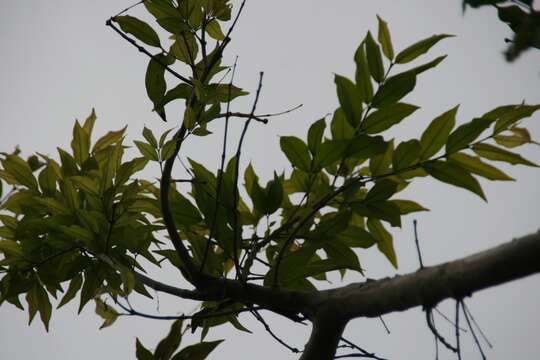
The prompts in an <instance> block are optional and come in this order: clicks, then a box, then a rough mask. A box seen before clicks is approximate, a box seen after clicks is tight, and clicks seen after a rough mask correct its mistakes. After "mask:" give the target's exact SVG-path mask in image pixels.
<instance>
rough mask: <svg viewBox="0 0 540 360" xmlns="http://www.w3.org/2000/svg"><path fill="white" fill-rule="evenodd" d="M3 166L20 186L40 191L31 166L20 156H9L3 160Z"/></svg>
mask: <svg viewBox="0 0 540 360" xmlns="http://www.w3.org/2000/svg"><path fill="white" fill-rule="evenodd" d="M2 166H3V167H4V169H5V170H6V171H7V172H8V173H9V174H10V175H12V176H13V177H14V178H15V180H17V182H18V183H19V184H21V185H23V186H26V187H27V188H29V189H30V190H35V191H38V182H37V180H36V178H35V177H34V175H33V174H32V169H30V165H28V163H27V162H26V161H24V160H23V159H21V158H20V157H19V156H18V155H7V156H6V158H5V159H3V160H2Z"/></svg>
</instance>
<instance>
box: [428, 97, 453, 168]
mask: <svg viewBox="0 0 540 360" xmlns="http://www.w3.org/2000/svg"><path fill="white" fill-rule="evenodd" d="M458 108H459V105H457V106H455V107H453V108H452V109H450V110H448V111H446V112H444V113H443V114H441V115H439V116H437V117H436V118H435V119H433V121H432V122H431V123H430V124H429V126H428V127H427V128H426V130H424V132H423V133H422V137H421V138H420V146H421V147H422V151H421V153H420V158H421V159H429V158H430V157H431V156H433V155H435V154H436V153H437V152H438V151H439V150H440V149H441V148H442V147H443V146H444V144H446V140H447V139H448V135H449V134H450V132H451V131H452V129H453V128H454V125H455V124H456V113H457V110H458Z"/></svg>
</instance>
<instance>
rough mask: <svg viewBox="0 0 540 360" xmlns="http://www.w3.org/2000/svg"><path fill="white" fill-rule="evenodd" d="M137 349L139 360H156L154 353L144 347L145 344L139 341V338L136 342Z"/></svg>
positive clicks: (136, 353)
mask: <svg viewBox="0 0 540 360" xmlns="http://www.w3.org/2000/svg"><path fill="white" fill-rule="evenodd" d="M135 347H136V351H135V356H136V357H137V360H154V355H152V353H151V352H150V351H149V350H148V349H147V348H145V347H144V346H143V344H142V343H141V342H140V341H139V338H137V340H136V343H135Z"/></svg>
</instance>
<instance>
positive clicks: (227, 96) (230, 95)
mask: <svg viewBox="0 0 540 360" xmlns="http://www.w3.org/2000/svg"><path fill="white" fill-rule="evenodd" d="M205 90H206V92H207V101H219V102H228V101H229V100H234V99H236V98H237V97H239V96H245V95H248V94H249V93H248V92H247V91H244V90H242V89H241V88H239V87H237V86H234V85H229V84H210V85H208V86H207V87H206V88H205Z"/></svg>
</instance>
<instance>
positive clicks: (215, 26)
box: [206, 19, 225, 41]
mask: <svg viewBox="0 0 540 360" xmlns="http://www.w3.org/2000/svg"><path fill="white" fill-rule="evenodd" d="M206 32H207V33H208V35H210V36H211V37H212V38H214V39H216V40H219V41H221V40H223V39H225V34H223V31H222V30H221V26H220V25H219V22H218V21H217V20H216V19H213V20H211V21H210V22H209V23H208V24H206Z"/></svg>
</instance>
